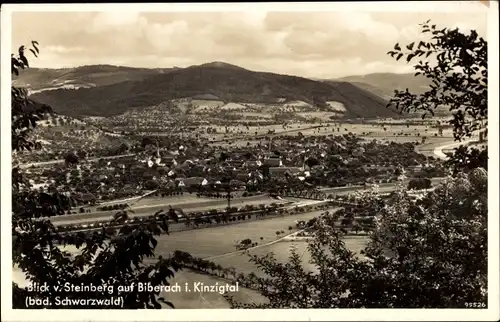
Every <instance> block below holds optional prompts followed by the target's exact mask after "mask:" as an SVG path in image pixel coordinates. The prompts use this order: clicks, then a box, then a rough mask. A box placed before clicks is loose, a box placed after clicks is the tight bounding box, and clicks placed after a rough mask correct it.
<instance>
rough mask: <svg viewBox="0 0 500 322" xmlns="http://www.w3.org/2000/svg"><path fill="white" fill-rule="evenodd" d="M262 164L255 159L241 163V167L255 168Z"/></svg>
mask: <svg viewBox="0 0 500 322" xmlns="http://www.w3.org/2000/svg"><path fill="white" fill-rule="evenodd" d="M261 165H262V162H260V160H255V161H245V162H244V163H243V167H244V168H245V169H249V170H255V169H258V168H259V167H260V166H261Z"/></svg>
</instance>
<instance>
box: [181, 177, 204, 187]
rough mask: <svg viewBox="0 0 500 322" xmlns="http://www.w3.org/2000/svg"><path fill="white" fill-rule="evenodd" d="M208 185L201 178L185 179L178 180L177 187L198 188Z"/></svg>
mask: <svg viewBox="0 0 500 322" xmlns="http://www.w3.org/2000/svg"><path fill="white" fill-rule="evenodd" d="M206 184H208V181H207V179H205V178H202V177H191V178H186V179H180V180H178V184H177V185H178V186H179V187H187V188H189V187H198V186H202V185H206Z"/></svg>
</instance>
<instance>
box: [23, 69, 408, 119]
mask: <svg viewBox="0 0 500 322" xmlns="http://www.w3.org/2000/svg"><path fill="white" fill-rule="evenodd" d="M110 69H116V70H118V71H117V72H115V73H117V74H118V76H116V75H115V74H113V72H110V71H109V70H110ZM75 70H77V71H79V72H80V73H81V71H82V70H91V71H92V73H90V74H88V73H87V74H86V75H80V74H79V73H77V72H74V71H72V72H73V74H74V75H76V76H78V77H80V78H79V80H82V79H83V80H87V81H88V80H89V79H90V80H92V79H94V80H95V79H100V80H102V79H105V80H106V81H102V82H101V83H100V84H96V85H95V86H81V87H80V88H78V89H66V88H58V89H57V88H55V89H54V88H53V89H52V90H49V91H41V92H38V93H34V94H33V95H32V96H33V99H36V100H38V101H40V102H42V103H45V104H49V105H51V106H52V107H53V108H54V110H55V111H57V112H59V113H62V114H67V115H76V116H84V115H88V116H112V115H117V114H121V113H124V112H125V111H127V110H129V109H132V108H145V107H149V106H154V105H157V104H160V103H162V102H164V101H168V100H172V99H178V98H186V97H195V96H199V95H213V96H215V97H218V98H220V99H221V100H224V101H227V102H246V103H277V102H280V101H297V100H299V101H304V102H307V103H310V104H311V105H314V106H316V107H317V108H318V109H319V110H328V108H329V106H328V104H327V103H326V102H328V101H336V102H340V103H342V104H344V106H345V107H346V115H345V116H346V117H351V118H352V117H364V118H375V117H397V116H398V115H399V114H398V113H397V112H395V111H393V110H390V109H388V108H386V104H387V101H386V100H384V99H382V98H380V97H379V96H377V95H375V94H373V93H371V92H370V91H366V90H364V89H362V88H359V87H358V86H356V85H353V84H351V83H349V82H345V81H328V82H320V81H315V80H312V79H309V78H304V77H299V76H292V75H282V74H276V73H270V72H256V71H251V70H248V69H245V68H242V67H239V66H236V65H232V64H228V63H224V62H218V61H216V62H210V63H205V64H201V65H193V66H189V67H186V68H177V69H173V68H172V69H162V70H159V69H140V68H133V67H132V68H128V67H127V68H120V67H119V66H113V65H105V66H100V67H99V66H94V67H92V66H87V67H79V68H76V69H75ZM103 70H104V72H103ZM110 73H111V74H110ZM127 73H128V75H127ZM73 74H72V75H73ZM96 74H97V76H96ZM73 81H76V80H73ZM25 83H26V82H25ZM89 83H90V82H89Z"/></svg>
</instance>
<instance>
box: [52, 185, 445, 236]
mask: <svg viewBox="0 0 500 322" xmlns="http://www.w3.org/2000/svg"><path fill="white" fill-rule="evenodd" d="M441 180H442V178H434V179H432V184H433V185H435V184H437V183H439V182H440V181H441ZM396 187H397V183H385V184H381V185H380V186H379V192H380V193H386V192H391V191H394V190H396ZM366 189H369V187H363V186H351V187H337V188H325V189H324V190H323V191H324V192H325V193H328V194H333V195H346V194H348V193H351V192H354V191H359V190H366ZM287 201H288V200H287V199H286V198H284V199H283V200H275V199H271V198H269V197H267V196H266V195H260V196H253V197H245V198H238V199H234V200H232V201H231V203H232V204H233V205H238V204H241V203H243V202H244V203H245V204H251V205H258V204H261V203H268V204H270V203H273V202H274V203H283V202H287ZM323 202H325V201H321V200H306V199H304V200H300V201H294V203H293V204H292V205H291V206H290V207H297V206H298V207H301V206H305V205H313V204H320V203H323ZM168 207H169V204H166V203H165V204H163V203H162V204H155V205H148V206H141V207H137V208H134V207H132V210H133V211H134V212H133V213H130V214H129V216H130V217H147V216H151V215H152V214H154V213H155V212H156V211H158V210H160V209H168ZM174 207H175V208H181V209H182V210H183V211H185V212H195V211H203V210H207V209H209V208H213V209H223V208H225V207H226V201H225V200H213V201H202V202H197V203H192V202H191V203H186V204H178V205H175V206H174ZM115 212H116V211H109V212H99V213H85V214H74V215H63V216H57V217H53V218H51V221H52V222H53V224H54V225H56V226H59V225H71V224H86V223H92V222H99V221H108V220H109V219H110V218H111V215H112V214H113V213H115Z"/></svg>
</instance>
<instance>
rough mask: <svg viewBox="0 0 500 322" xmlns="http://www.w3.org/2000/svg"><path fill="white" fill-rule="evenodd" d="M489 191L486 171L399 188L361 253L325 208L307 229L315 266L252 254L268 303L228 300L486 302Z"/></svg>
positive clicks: (281, 303) (300, 304) (344, 304)
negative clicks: (420, 190)
mask: <svg viewBox="0 0 500 322" xmlns="http://www.w3.org/2000/svg"><path fill="white" fill-rule="evenodd" d="M486 191H487V173H486V171H485V170H484V169H475V170H473V171H472V172H470V173H468V174H462V175H461V176H459V177H456V178H452V177H450V178H447V179H446V180H445V182H443V183H441V184H440V185H439V186H438V187H437V188H436V190H435V191H432V192H428V193H427V194H426V196H425V197H424V198H423V199H422V200H420V201H416V202H415V201H412V199H411V198H410V196H409V195H408V194H407V193H406V192H405V191H404V187H403V186H400V187H399V189H398V191H397V192H396V193H395V194H394V196H393V199H392V200H391V202H390V203H389V204H388V205H387V207H384V208H383V209H382V210H380V209H372V210H373V212H374V213H377V214H378V215H377V216H376V217H375V222H376V225H375V228H373V231H372V233H371V235H370V236H369V237H368V238H369V240H368V245H367V247H366V249H365V250H364V251H363V252H362V255H363V256H364V257H359V256H356V255H355V254H354V253H353V252H352V251H350V250H349V249H348V248H347V247H346V245H345V243H344V241H343V236H344V235H343V233H341V232H339V230H337V229H336V227H335V225H334V223H335V222H336V220H337V219H336V218H335V214H329V215H326V214H325V215H324V216H322V217H321V218H319V219H318V220H316V222H315V223H314V226H312V227H311V228H310V230H311V231H314V237H313V239H312V240H310V241H309V246H308V250H309V253H310V254H311V261H310V263H311V264H312V266H313V268H311V269H310V270H306V269H305V268H304V265H303V263H302V260H301V259H300V256H299V255H298V254H297V253H296V252H292V254H291V255H290V257H289V260H288V261H287V262H286V263H282V262H280V261H278V260H277V259H276V258H275V257H274V255H273V254H268V255H266V256H259V255H249V256H250V260H251V261H252V262H253V263H255V264H256V265H257V266H258V267H261V269H262V271H263V273H265V274H264V275H262V277H260V278H258V282H257V283H256V285H257V286H258V290H259V292H260V293H261V294H262V295H263V296H265V297H266V298H267V300H268V303H265V304H263V303H252V304H243V303H238V302H236V301H234V299H233V298H231V297H227V300H228V301H229V302H230V304H231V306H232V307H233V308H249V307H250V308H459V307H464V305H465V304H464V303H468V302H480V303H487V294H486V288H487V275H488V263H487V260H486V259H487V216H488V209H487V197H486ZM369 198H371V196H369ZM362 201H363V200H362ZM368 204H370V203H368ZM367 229H368V228H367Z"/></svg>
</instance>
